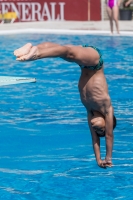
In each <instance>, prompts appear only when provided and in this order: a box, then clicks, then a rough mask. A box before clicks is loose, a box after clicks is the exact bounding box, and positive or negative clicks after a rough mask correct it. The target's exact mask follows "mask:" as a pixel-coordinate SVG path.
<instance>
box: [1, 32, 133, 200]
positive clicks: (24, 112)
mask: <svg viewBox="0 0 133 200" xmlns="http://www.w3.org/2000/svg"><path fill="white" fill-rule="evenodd" d="M18 41H19V43H18ZM43 41H52V42H56V43H60V44H70V43H72V44H76V45H79V44H84V43H85V41H86V43H88V44H91V45H94V46H97V47H99V48H100V49H101V51H102V53H103V57H104V62H105V67H104V71H105V75H106V77H107V82H108V85H109V92H110V95H111V98H112V103H113V106H114V109H115V115H116V117H117V121H118V124H117V128H116V129H115V132H114V135H115V140H114V141H115V142H114V151H113V163H114V167H112V168H109V169H106V170H104V169H101V168H99V167H98V166H97V165H96V161H95V157H94V154H93V149H92V144H91V136H90V132H89V129H88V125H87V120H86V111H85V108H84V107H83V106H82V104H81V102H80V99H79V93H78V87H77V83H78V79H79V76H80V68H79V67H78V66H77V65H75V64H71V63H67V62H65V61H63V60H61V59H59V58H55V59H42V60H39V61H35V62H27V63H18V62H16V61H15V58H14V56H13V50H14V49H16V48H18V47H19V46H21V45H23V44H25V43H26V42H32V43H33V44H37V43H40V42H43ZM0 42H1V49H0V51H1V53H0V59H1V68H0V72H1V75H8V76H18V75H19V76H24V77H25V76H27V77H35V78H36V79H37V83H35V84H33V83H32V84H20V85H11V86H4V87H1V93H0V138H1V142H0V150H1V154H0V199H1V200H5V199H6V200H8V199H12V200H15V199H19V200H21V199H23V200H37V199H38V200H40V199H46V200H56V199H57V200H59V199H62V200H68V199H72V200H74V199H78V200H88V199H89V200H95V199H99V200H101V199H103V198H104V199H108V200H114V199H128V200H132V190H133V181H132V179H133V170H132V169H133V128H132V127H133V118H132V116H133V105H132V102H133V92H132V86H133V67H132V66H133V57H132V54H133V50H132V49H133V38H132V37H103V36H90V35H89V36H87V35H86V36H85V35H84V36H79V35H78V36H73V35H72V36H67V35H65V36H63V35H43V34H30V35H22V36H20V35H8V36H1V38H0ZM101 44H102V45H101ZM101 151H102V155H101V156H102V158H104V156H105V141H104V139H102V141H101Z"/></svg>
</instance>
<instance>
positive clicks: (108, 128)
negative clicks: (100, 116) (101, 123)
mask: <svg viewBox="0 0 133 200" xmlns="http://www.w3.org/2000/svg"><path fill="white" fill-rule="evenodd" d="M105 133H106V134H105V138H106V157H105V163H106V164H107V165H108V166H110V167H111V166H112V150H113V108H112V106H110V108H109V110H108V113H107V114H106V116H105Z"/></svg>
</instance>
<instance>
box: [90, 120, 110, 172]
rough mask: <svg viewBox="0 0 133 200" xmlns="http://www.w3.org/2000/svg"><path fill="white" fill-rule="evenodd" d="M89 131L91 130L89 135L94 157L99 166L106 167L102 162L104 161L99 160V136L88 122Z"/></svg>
mask: <svg viewBox="0 0 133 200" xmlns="http://www.w3.org/2000/svg"><path fill="white" fill-rule="evenodd" d="M89 127H90V131H91V136H92V144H93V149H94V153H95V157H96V161H97V164H98V166H99V167H102V168H106V165H105V164H104V161H103V160H101V155H100V138H99V137H98V135H97V134H96V132H95V131H94V129H93V128H92V126H91V124H90V123H89Z"/></svg>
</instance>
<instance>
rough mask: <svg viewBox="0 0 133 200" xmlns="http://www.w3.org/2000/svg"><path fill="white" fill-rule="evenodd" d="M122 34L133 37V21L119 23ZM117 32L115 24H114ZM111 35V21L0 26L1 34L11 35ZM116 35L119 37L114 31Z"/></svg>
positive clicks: (29, 23)
mask: <svg viewBox="0 0 133 200" xmlns="http://www.w3.org/2000/svg"><path fill="white" fill-rule="evenodd" d="M119 26H120V34H121V35H127V36H133V21H119ZM114 30H115V24H114ZM23 32H27V33H31V32H41V33H63V34H69V33H74V34H75V33H76V34H92V33H93V34H98V35H99V34H100V35H101V34H102V35H109V34H110V26H109V21H108V20H107V21H43V22H21V23H20V22H17V23H13V24H0V34H11V33H23ZM114 35H117V34H116V33H115V31H114Z"/></svg>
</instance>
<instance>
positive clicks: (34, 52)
mask: <svg viewBox="0 0 133 200" xmlns="http://www.w3.org/2000/svg"><path fill="white" fill-rule="evenodd" d="M38 55H39V54H38V48H37V46H33V47H32V48H30V50H29V51H28V53H27V54H25V55H22V56H18V57H17V59H16V60H18V61H28V60H36V59H38V58H39V57H38Z"/></svg>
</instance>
